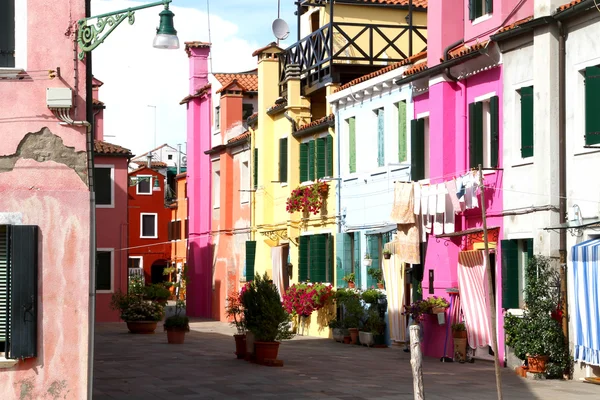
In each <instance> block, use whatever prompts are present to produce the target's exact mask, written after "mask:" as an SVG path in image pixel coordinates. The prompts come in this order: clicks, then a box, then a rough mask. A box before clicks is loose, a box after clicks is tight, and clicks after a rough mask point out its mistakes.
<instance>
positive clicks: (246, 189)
mask: <svg viewBox="0 0 600 400" xmlns="http://www.w3.org/2000/svg"><path fill="white" fill-rule="evenodd" d="M248 203H250V161H248V160H240V204H248Z"/></svg>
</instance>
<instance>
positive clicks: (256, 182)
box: [252, 147, 258, 189]
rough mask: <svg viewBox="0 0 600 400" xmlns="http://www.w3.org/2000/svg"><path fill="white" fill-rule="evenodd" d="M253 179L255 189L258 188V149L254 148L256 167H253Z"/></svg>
mask: <svg viewBox="0 0 600 400" xmlns="http://www.w3.org/2000/svg"><path fill="white" fill-rule="evenodd" d="M252 178H253V182H254V189H256V188H257V187H258V149H257V148H256V147H255V148H254V165H253V166H252Z"/></svg>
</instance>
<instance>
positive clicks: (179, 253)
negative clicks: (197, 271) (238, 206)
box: [168, 172, 189, 298]
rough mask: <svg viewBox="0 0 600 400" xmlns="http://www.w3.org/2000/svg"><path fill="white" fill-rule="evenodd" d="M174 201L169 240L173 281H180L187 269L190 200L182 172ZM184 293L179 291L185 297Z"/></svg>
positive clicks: (177, 177) (177, 181)
mask: <svg viewBox="0 0 600 400" xmlns="http://www.w3.org/2000/svg"><path fill="white" fill-rule="evenodd" d="M174 188H175V196H174V201H173V202H172V203H171V204H170V205H169V208H170V209H171V221H170V222H169V228H168V231H169V240H171V262H170V267H171V268H173V270H172V271H173V272H172V274H173V275H174V276H171V282H180V280H181V279H182V277H183V274H185V271H186V270H187V247H188V230H189V229H188V224H189V219H188V200H187V178H186V173H185V172H182V173H180V174H178V175H176V176H175V187H174ZM184 293H185V292H184ZM184 293H179V295H180V297H181V298H185V294H184Z"/></svg>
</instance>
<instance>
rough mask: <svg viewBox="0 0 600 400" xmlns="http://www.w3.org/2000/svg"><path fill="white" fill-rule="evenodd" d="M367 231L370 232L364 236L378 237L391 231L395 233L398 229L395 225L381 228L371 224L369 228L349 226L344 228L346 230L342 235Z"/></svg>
mask: <svg viewBox="0 0 600 400" xmlns="http://www.w3.org/2000/svg"><path fill="white" fill-rule="evenodd" d="M367 229H371V230H370V231H368V232H366V233H365V234H366V235H378V234H381V233H388V232H391V231H395V230H396V229H398V226H397V225H396V224H388V225H383V226H381V225H380V224H379V225H376V224H372V225H371V226H365V225H359V226H356V225H354V226H353V225H349V226H346V229H345V230H344V233H352V232H359V231H365V230H367Z"/></svg>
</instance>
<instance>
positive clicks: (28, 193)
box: [0, 0, 90, 399]
mask: <svg viewBox="0 0 600 400" xmlns="http://www.w3.org/2000/svg"><path fill="white" fill-rule="evenodd" d="M15 4H16V12H15V14H16V15H15V21H16V25H17V27H18V29H17V38H16V51H15V55H16V57H17V61H16V66H17V67H18V68H19V69H21V70H22V71H23V72H21V75H20V78H21V79H19V78H12V77H11V75H8V79H3V80H0V137H1V138H2V140H0V193H2V196H0V218H1V219H2V222H1V224H5V225H18V224H23V225H35V226H37V227H38V229H39V231H38V243H37V248H38V257H37V274H38V276H37V304H34V309H35V311H37V318H36V321H35V323H36V325H37V343H36V344H34V347H33V348H35V349H36V353H37V354H36V356H35V357H32V358H26V359H24V360H5V359H4V354H0V398H2V399H15V398H30V399H42V398H45V397H47V396H48V393H55V395H56V397H59V398H63V397H65V398H73V399H84V398H86V389H87V366H88V326H89V325H88V304H89V296H88V289H89V265H90V193H89V191H88V186H87V184H88V179H87V162H86V128H85V127H81V126H77V127H73V126H62V125H59V120H58V119H57V118H56V117H55V116H54V115H53V114H52V112H51V111H50V110H49V109H48V107H47V106H46V101H45V99H46V89H47V88H56V87H58V88H70V89H72V91H73V101H74V108H72V109H71V111H70V115H71V117H72V119H74V120H86V106H85V105H86V73H85V71H86V70H85V64H84V62H80V61H75V62H74V61H73V59H74V53H73V46H74V39H75V37H76V31H75V29H74V26H75V23H76V21H77V20H78V19H79V18H83V17H84V15H85V2H83V1H77V2H65V1H59V2H48V1H45V0H29V1H27V2H26V1H21V0H17V1H15ZM4 5H5V4H4V2H3V4H2V6H4ZM5 11H6V10H4V9H3V7H1V6H0V13H3V12H5ZM25 55H26V57H24V56H25ZM57 67H60V69H61V76H60V78H54V79H48V73H47V71H48V70H56V68H57ZM4 71H6V70H4ZM4 71H3V72H4ZM40 71H45V72H44V73H41V72H40ZM0 76H2V75H0ZM6 76H7V75H6V74H5V75H4V77H6ZM12 76H14V75H12ZM6 213H15V214H13V216H14V219H11V218H7V215H6ZM13 361H16V363H15V364H14V365H12V366H11V365H10V364H11V362H13Z"/></svg>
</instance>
